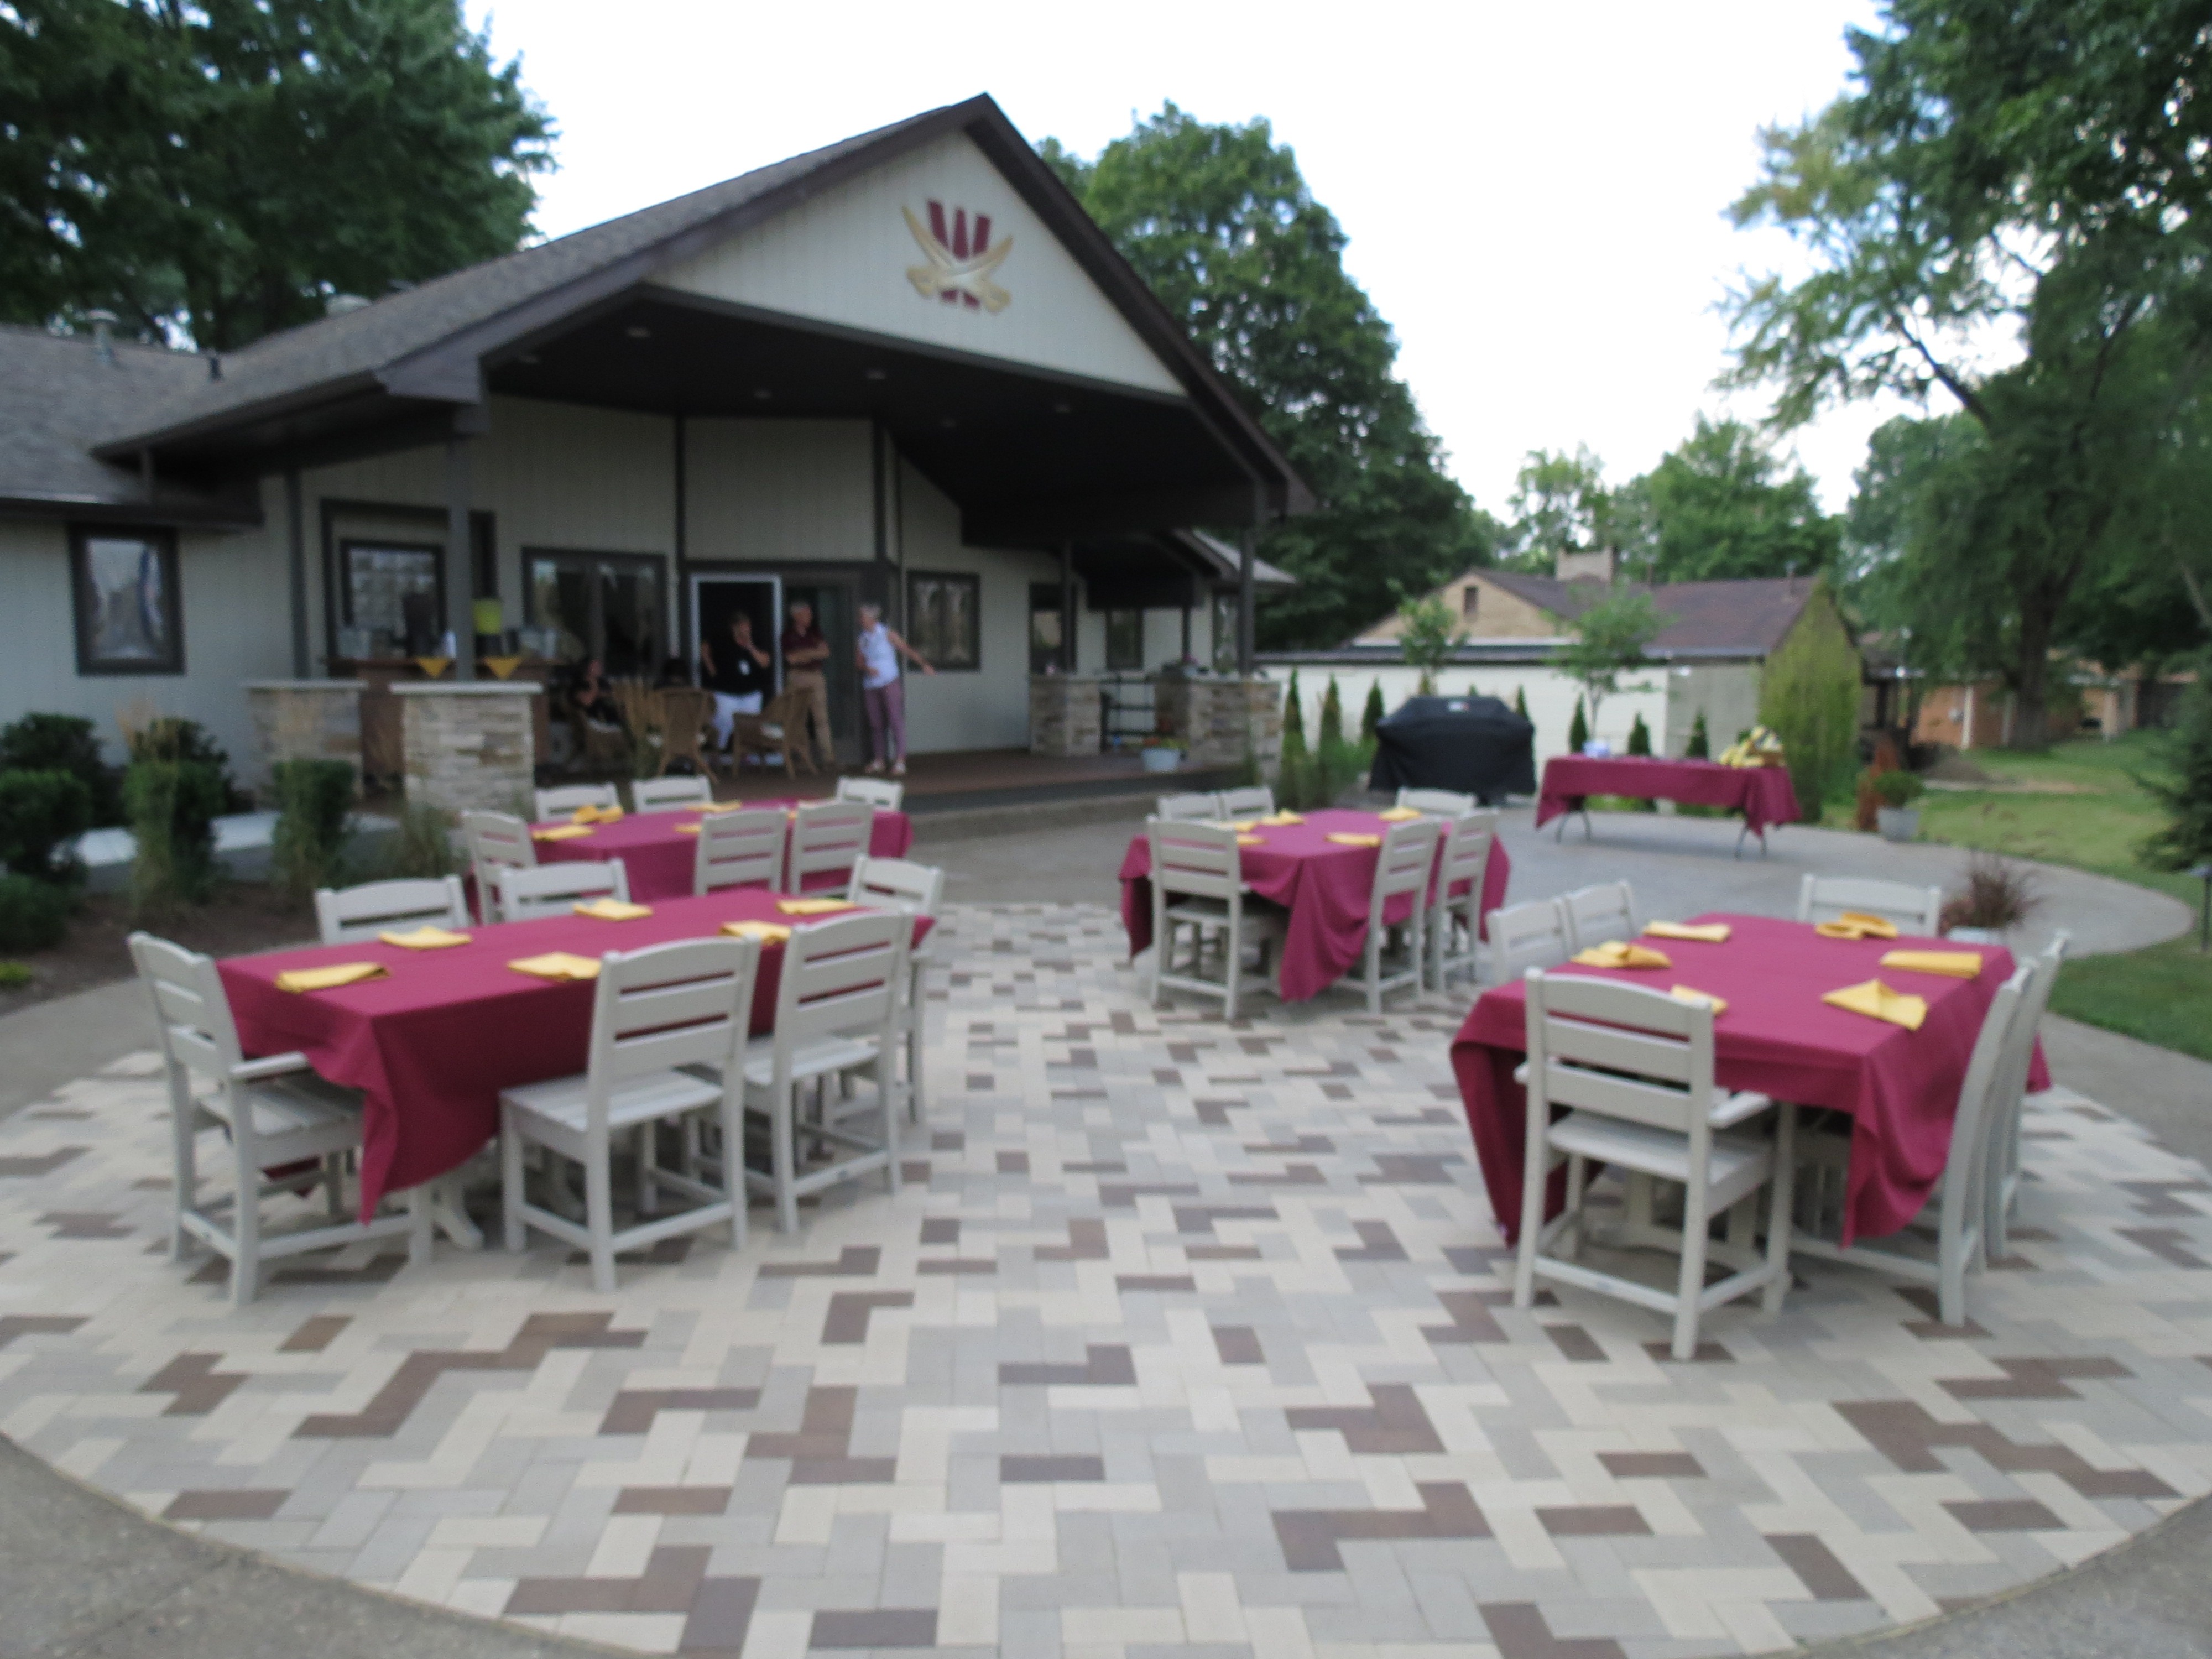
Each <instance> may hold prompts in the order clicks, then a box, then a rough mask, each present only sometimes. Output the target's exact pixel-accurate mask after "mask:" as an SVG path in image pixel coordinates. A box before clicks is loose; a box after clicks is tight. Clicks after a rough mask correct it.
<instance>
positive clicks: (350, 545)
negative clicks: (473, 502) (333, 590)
mask: <svg viewBox="0 0 2212 1659" xmlns="http://www.w3.org/2000/svg"><path fill="white" fill-rule="evenodd" d="M362 550H367V551H368V552H371V553H427V554H428V555H429V556H430V576H431V580H433V581H434V582H435V583H436V585H437V586H436V589H435V591H436V593H437V605H438V610H437V616H438V623H439V628H438V631H439V632H440V633H441V634H442V633H444V632H445V621H446V550H445V549H444V547H442V546H441V545H440V544H437V543H435V542H403V541H399V540H397V539H395V538H392V537H389V536H346V537H343V538H340V540H339V542H338V625H339V626H340V627H341V628H358V627H359V626H360V625H361V624H360V623H358V622H356V620H355V618H354V614H353V556H354V555H355V554H356V553H357V552H360V551H362Z"/></svg>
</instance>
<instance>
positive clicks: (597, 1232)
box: [584, 1141, 615, 1296]
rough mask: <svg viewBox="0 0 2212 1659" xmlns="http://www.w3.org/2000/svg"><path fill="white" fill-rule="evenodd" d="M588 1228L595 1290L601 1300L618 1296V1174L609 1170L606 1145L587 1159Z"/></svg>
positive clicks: (588, 1150)
mask: <svg viewBox="0 0 2212 1659" xmlns="http://www.w3.org/2000/svg"><path fill="white" fill-rule="evenodd" d="M584 1225H585V1226H586V1227H587V1228H589V1229H590V1230H591V1235H592V1289H593V1290H595V1291H598V1292H599V1294H600V1295H601V1296H612V1295H613V1294H614V1293H615V1191H614V1171H613V1170H611V1169H610V1168H609V1167H608V1155H607V1147H606V1144H605V1142H604V1141H602V1142H601V1143H599V1145H597V1146H591V1147H588V1148H586V1158H585V1159H584Z"/></svg>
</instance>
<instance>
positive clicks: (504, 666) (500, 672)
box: [483, 657, 523, 680]
mask: <svg viewBox="0 0 2212 1659" xmlns="http://www.w3.org/2000/svg"><path fill="white" fill-rule="evenodd" d="M522 663H523V659H521V658H520V657H486V658H485V659H483V665H484V666H485V667H486V668H489V669H490V670H491V677H492V678H494V679H495V680H504V679H512V678H513V677H514V671H515V670H516V669H518V668H520V667H521V666H522Z"/></svg>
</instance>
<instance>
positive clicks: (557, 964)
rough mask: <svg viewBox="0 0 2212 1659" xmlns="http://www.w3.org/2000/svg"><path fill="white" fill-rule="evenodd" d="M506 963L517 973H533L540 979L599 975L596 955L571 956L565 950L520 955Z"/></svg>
mask: <svg viewBox="0 0 2212 1659" xmlns="http://www.w3.org/2000/svg"><path fill="white" fill-rule="evenodd" d="M507 966H508V967H510V968H512V969H514V971H515V972H516V973H518V974H535V975H538V978H540V979H597V978H598V977H599V958H598V957H579V956H571V955H570V954H569V953H568V951H547V952H546V953H545V954H544V956H542V957H520V958H518V959H517V960H515V961H513V962H510V963H507Z"/></svg>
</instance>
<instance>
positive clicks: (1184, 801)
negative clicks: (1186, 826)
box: [1152, 791, 1225, 823]
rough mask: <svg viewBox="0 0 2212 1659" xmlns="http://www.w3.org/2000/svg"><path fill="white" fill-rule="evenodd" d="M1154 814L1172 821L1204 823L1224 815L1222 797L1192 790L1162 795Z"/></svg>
mask: <svg viewBox="0 0 2212 1659" xmlns="http://www.w3.org/2000/svg"><path fill="white" fill-rule="evenodd" d="M1152 816H1153V817H1158V818H1164V819H1166V820H1167V821H1168V822H1169V823H1206V821H1207V820H1209V819H1212V818H1218V817H1223V816H1225V814H1224V813H1223V812H1222V810H1221V797H1220V796H1218V795H1215V794H1204V793H1199V792H1197V791H1191V792H1189V793H1185V794H1181V795H1162V796H1161V797H1160V798H1159V805H1158V806H1157V807H1156V808H1155V809H1154V811H1153V813H1152Z"/></svg>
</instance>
